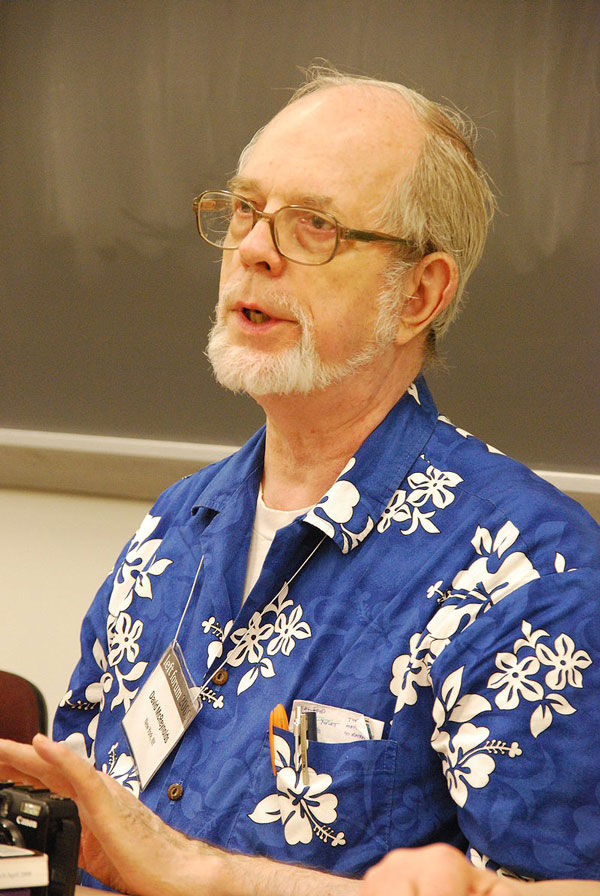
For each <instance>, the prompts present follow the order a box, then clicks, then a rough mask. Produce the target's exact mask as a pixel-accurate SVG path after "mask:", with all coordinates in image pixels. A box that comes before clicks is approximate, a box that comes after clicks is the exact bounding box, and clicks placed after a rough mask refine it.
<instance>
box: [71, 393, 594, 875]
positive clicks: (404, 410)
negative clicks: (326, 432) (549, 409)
mask: <svg viewBox="0 0 600 896" xmlns="http://www.w3.org/2000/svg"><path fill="white" fill-rule="evenodd" d="M263 451H264V430H261V431H259V432H258V433H257V434H256V435H255V436H254V437H253V438H252V439H250V441H249V442H248V443H247V444H246V445H245V446H244V447H243V448H242V449H241V450H240V451H238V452H237V453H236V454H234V455H233V456H232V457H230V458H227V459H226V460H224V461H222V462H220V463H218V464H215V465H213V466H210V467H207V468H206V469H203V470H201V471H200V472H198V473H196V474H194V475H193V476H190V477H188V478H186V479H184V480H182V481H181V482H178V483H176V484H175V485H173V486H172V487H171V488H169V489H168V490H167V491H166V492H165V493H164V494H163V495H161V497H160V498H159V499H158V501H157V502H156V504H155V505H154V507H153V508H152V510H151V511H150V513H149V515H148V516H147V517H146V518H145V520H144V521H143V522H142V524H141V526H140V528H139V530H138V531H137V532H136V534H135V535H134V537H133V539H132V540H131V541H130V543H129V544H128V545H127V546H126V547H125V548H124V550H123V552H122V554H121V556H120V557H119V558H118V561H117V563H116V566H115V569H114V571H113V572H112V573H111V575H109V577H108V578H107V580H106V582H105V583H104V585H103V586H102V587H101V589H100V591H99V592H98V594H97V596H96V599H95V600H94V602H93V604H92V606H91V608H90V610H89V612H88V614H87V615H86V617H85V620H84V622H83V628H82V637H81V659H80V661H79V663H78V665H77V667H76V669H75V671H74V673H73V676H72V679H71V683H70V689H69V691H68V692H67V694H66V696H65V698H64V699H63V701H62V703H61V707H60V708H59V710H58V712H57V715H56V721H55V731H54V735H55V738H57V739H66V740H67V741H68V742H69V743H70V744H71V745H72V746H73V747H74V748H76V749H79V750H81V751H85V753H86V755H88V756H89V757H90V758H91V759H92V760H93V761H94V762H95V764H96V766H97V767H98V768H100V769H103V770H104V771H105V772H107V773H108V774H109V775H112V776H113V777H115V778H116V779H117V780H119V781H120V782H121V783H122V784H123V785H124V786H125V787H128V788H130V789H131V790H132V791H133V792H134V793H136V794H139V796H140V799H142V800H143V802H144V803H146V804H147V805H148V806H149V807H150V808H151V809H152V810H154V811H155V812H157V813H158V814H159V815H160V816H161V817H162V818H163V819H164V820H165V821H166V822H168V823H169V824H171V825H173V826H174V827H175V828H177V829H179V830H182V831H184V832H186V833H187V834H189V835H191V836H194V837H199V838H201V839H204V840H206V841H208V842H211V843H214V844H217V845H220V846H222V847H224V848H226V849H229V850H233V851H239V852H244V853H251V854H260V855H265V856H271V857H273V858H276V859H280V860H284V861H290V862H295V863H300V864H304V865H308V866H314V867H317V868H322V869H328V870H331V871H334V872H339V873H345V874H351V875H359V874H362V873H363V872H364V871H365V869H366V868H367V867H369V866H370V865H372V864H373V863H374V862H376V861H377V860H378V859H380V858H381V857H382V856H383V855H384V853H386V852H387V851H388V850H390V849H392V848H394V847H407V846H420V845H423V844H427V843H431V842H434V841H446V842H448V843H452V844H455V845H456V846H458V847H459V848H461V849H462V850H464V851H465V852H466V853H467V855H468V856H469V858H470V859H471V861H472V862H473V863H475V864H477V865H479V866H481V867H483V866H487V867H489V868H492V869H498V870H499V871H500V872H501V873H507V874H512V875H517V876H521V877H532V878H544V877H582V878H585V877H591V878H594V877H595V878H600V762H599V761H598V732H599V730H600V726H599V722H600V700H599V696H598V695H599V692H600V624H599V622H600V529H599V527H598V526H597V525H596V523H595V522H594V521H593V520H592V519H591V517H589V516H588V514H587V513H586V512H585V511H584V510H583V509H582V508H581V507H580V506H579V505H578V504H576V503H575V502H574V501H572V500H571V499H569V498H567V497H566V496H564V495H562V494H561V493H560V492H558V491H556V489H554V488H553V487H552V486H551V485H549V484H548V483H547V482H544V481H542V480H541V479H539V478H538V477H537V476H535V475H534V474H533V473H532V472H531V471H530V470H528V469H527V468H526V467H524V466H522V465H521V464H518V463H516V462H515V461H513V460H510V459H509V458H507V457H505V456H504V455H502V454H501V453H500V452H498V451H496V450H494V449H493V448H491V447H490V446H488V445H485V444H483V443H482V442H480V441H479V440H477V439H475V438H473V437H472V436H471V435H470V434H469V433H467V432H465V431H464V430H461V429H457V428H456V427H455V426H453V425H452V424H451V423H450V422H449V421H448V420H447V419H446V418H444V417H441V416H438V413H437V410H436V407H435V405H434V403H433V400H432V398H431V396H430V394H429V392H428V390H427V386H426V385H425V382H424V380H423V379H422V378H421V377H420V378H418V379H417V380H416V382H415V383H414V384H413V385H412V386H411V388H410V389H409V390H408V392H407V393H406V394H405V395H404V396H403V398H402V399H401V400H400V401H399V403H398V404H397V405H396V406H395V407H394V408H393V409H392V411H391V412H390V413H389V414H388V416H387V417H386V418H385V419H384V420H383V421H382V422H381V424H380V425H379V426H378V427H377V429H375V430H374V432H373V433H372V434H371V435H370V436H369V437H368V439H367V440H366V441H365V442H364V444H363V445H362V446H361V447H360V449H359V450H358V451H357V452H356V455H355V456H354V457H352V458H351V459H350V460H349V462H348V463H347V465H346V467H345V469H344V470H343V471H342V473H341V474H340V476H339V478H338V479H337V481H336V482H335V483H334V484H333V486H332V487H331V488H330V489H329V491H328V492H327V494H326V495H325V496H324V498H323V499H322V500H321V501H320V502H319V503H318V504H317V505H316V506H315V507H314V508H312V509H311V510H310V511H309V512H308V513H305V514H304V515H303V516H300V517H299V518H298V519H296V520H295V521H294V522H293V523H291V524H290V525H288V526H286V527H285V528H284V529H281V530H280V531H279V532H278V533H277V535H276V537H275V540H274V542H273V544H272V546H271V549H270V551H269V553H268V555H267V558H266V560H265V564H264V567H263V570H262V573H261V575H260V578H259V580H258V582H257V583H256V585H255V587H254V589H253V590H252V592H251V593H250V595H249V597H248V599H247V601H246V602H245V603H244V605H243V606H240V604H241V594H242V590H243V585H244V577H245V571H246V558H247V554H248V547H249V543H250V535H251V529H252V523H253V518H254V513H255V507H256V498H257V492H258V488H259V482H260V478H261V473H262V464H263ZM315 548H316V550H315ZM313 551H314V553H313V554H312V556H310V555H311V552H313ZM309 556H310V559H308V562H306V563H305V565H304V566H302V564H303V563H304V561H305V560H306V559H307V558H308V557H309ZM202 557H204V562H203V566H202V569H201V571H200V575H199V576H198V580H197V583H196V587H195V589H194V593H193V597H192V601H191V604H190V607H189V609H188V611H187V614H186V616H185V618H184V622H183V624H182V627H181V631H180V634H179V638H178V640H179V643H180V645H181V647H182V650H183V653H184V656H185V659H186V661H187V665H188V667H189V670H190V673H191V675H192V677H193V679H194V681H195V683H196V684H197V685H200V684H202V683H205V685H206V686H205V688H204V692H203V705H202V709H201V711H200V712H199V714H198V715H197V717H196V718H195V720H194V721H193V723H192V725H191V726H190V728H189V729H188V730H187V731H186V733H185V735H184V737H183V739H182V740H181V742H180V744H179V746H178V748H177V749H176V750H175V751H174V752H173V753H172V754H171V755H170V756H169V757H168V758H167V760H166V761H165V763H164V764H163V766H162V767H161V768H160V770H159V771H158V772H157V774H156V775H155V777H154V778H153V779H152V781H151V782H150V784H149V785H148V786H147V787H146V789H145V790H144V791H143V792H140V787H139V782H138V778H137V773H136V768H135V764H134V762H133V759H132V756H131V751H130V748H129V746H128V742H127V739H126V737H125V735H124V732H123V729H122V727H121V720H122V718H123V714H124V713H125V712H126V710H127V709H128V707H129V706H130V704H131V702H132V701H133V700H134V698H135V696H136V693H137V692H138V690H139V689H140V687H141V685H142V684H143V683H144V681H145V680H146V679H147V677H148V675H149V674H150V672H151V671H152V670H153V669H154V668H155V667H156V665H157V663H158V661H159V659H160V657H161V655H162V653H163V651H164V650H165V648H166V647H167V645H168V643H169V642H170V641H171V640H172V639H173V637H174V635H175V632H176V629H177V626H178V624H179V621H180V619H181V616H182V612H183V608H184V605H185V603H186V601H187V599H188V595H189V593H190V589H191V587H192V582H193V580H194V576H195V574H196V571H197V569H198V565H199V563H200V560H201V558H202ZM301 566H302V568H301V569H300V571H299V572H298V573H297V575H295V576H294V573H296V571H297V570H298V569H299V567H301ZM223 664H224V669H225V670H226V672H227V673H228V674H227V676H222V677H218V679H217V680H218V682H220V683H217V682H213V680H212V678H213V675H214V672H215V670H216V669H218V668H219V667H220V666H222V665H223ZM225 677H226V681H225V682H223V681H222V678H225ZM296 698H298V699H303V700H312V701H316V702H319V703H322V704H327V705H329V706H334V707H340V708H343V709H347V710H352V711H357V712H360V713H364V714H365V715H367V716H369V717H371V718H374V719H377V720H380V721H381V722H382V723H384V728H383V736H382V737H381V738H377V739H372V740H355V741H352V742H350V743H333V744H332V743H321V742H311V743H310V745H309V752H308V780H307V781H306V782H305V780H304V779H303V775H302V774H301V773H300V769H299V760H298V756H297V755H296V750H295V745H294V738H293V736H292V734H290V733H289V732H288V731H285V730H283V729H276V730H275V737H274V745H275V761H276V776H275V775H274V774H273V770H272V766H271V756H270V749H269V738H268V723H269V713H270V711H271V710H272V709H273V707H274V706H275V705H276V704H278V703H283V704H284V706H285V708H286V710H287V711H288V713H289V712H290V710H291V706H292V702H293V700H294V699H296ZM171 784H179V785H181V787H180V788H178V791H179V792H178V794H177V796H180V798H179V799H173V798H172V797H173V796H174V793H173V790H172V789H171V790H169V786H170V785H171ZM169 793H170V794H171V798H170V797H169Z"/></svg>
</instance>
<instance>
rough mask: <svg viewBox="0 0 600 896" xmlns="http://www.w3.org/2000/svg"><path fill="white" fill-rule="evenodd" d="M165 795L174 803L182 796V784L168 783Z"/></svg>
mask: <svg viewBox="0 0 600 896" xmlns="http://www.w3.org/2000/svg"><path fill="white" fill-rule="evenodd" d="M167 796H168V797H169V799H170V800H172V801H173V802H174V803H176V802H177V800H180V799H181V797H182V796H183V784H169V787H168V789H167Z"/></svg>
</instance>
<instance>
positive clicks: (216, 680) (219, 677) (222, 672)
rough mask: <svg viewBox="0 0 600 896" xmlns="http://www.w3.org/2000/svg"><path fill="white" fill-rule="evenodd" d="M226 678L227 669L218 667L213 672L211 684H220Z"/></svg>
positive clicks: (227, 676)
mask: <svg viewBox="0 0 600 896" xmlns="http://www.w3.org/2000/svg"><path fill="white" fill-rule="evenodd" d="M228 678H229V672H228V671H227V669H219V671H218V672H215V674H214V675H213V677H212V679H211V680H212V683H213V684H216V685H219V686H220V685H222V684H225V682H226V681H227V679H228Z"/></svg>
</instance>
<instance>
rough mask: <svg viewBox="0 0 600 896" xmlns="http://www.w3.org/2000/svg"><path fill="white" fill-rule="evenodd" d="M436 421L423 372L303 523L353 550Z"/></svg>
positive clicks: (385, 504)
mask: <svg viewBox="0 0 600 896" xmlns="http://www.w3.org/2000/svg"><path fill="white" fill-rule="evenodd" d="M436 421H437V408H436V406H435V403H434V401H433V398H432V396H431V393H430V392H429V389H428V388H427V385H426V383H425V380H424V378H423V377H422V376H419V377H417V379H416V380H415V381H414V383H412V384H411V386H410V387H409V388H408V390H407V391H406V392H405V393H404V395H403V396H402V398H401V399H400V400H399V401H398V402H397V404H396V405H394V407H393V408H392V409H391V411H390V412H389V413H388V414H387V416H386V417H385V418H384V419H383V420H382V421H381V423H380V424H379V426H377V427H376V428H375V429H374V430H373V432H372V433H371V434H370V435H369V436H368V438H367V439H365V441H364V442H363V443H362V445H361V446H360V448H359V449H358V451H357V452H356V453H355V455H354V456H353V457H351V458H350V460H349V461H348V463H347V464H346V466H345V467H344V469H343V470H342V472H341V473H340V475H339V476H338V478H337V480H336V481H335V482H334V484H333V485H332V486H331V488H330V489H329V490H328V491H327V493H326V494H325V496H324V497H323V498H322V500H321V501H319V503H318V504H317V505H315V507H313V509H312V510H310V511H309V512H308V513H307V514H306V515H305V516H304V517H303V519H304V521H305V522H307V523H311V524H312V525H313V526H316V527H317V528H318V529H321V531H323V532H324V533H325V534H326V535H328V536H329V537H330V538H332V539H333V541H335V542H336V544H337V545H338V547H339V548H340V549H341V550H342V552H343V553H345V554H346V553H348V552H349V551H352V550H354V548H355V547H357V546H358V545H359V544H360V543H361V542H362V541H363V540H364V539H365V538H366V537H367V535H368V534H369V532H370V531H371V530H372V529H373V528H374V526H375V525H376V524H377V522H378V521H379V519H380V517H381V515H382V513H383V511H384V510H385V508H386V507H387V505H388V503H389V500H390V498H391V497H392V495H393V493H394V492H395V491H396V489H397V488H398V487H399V486H400V484H401V482H402V481H403V480H404V479H405V477H406V475H407V474H408V472H409V470H410V469H411V467H412V466H413V464H414V462H415V460H416V459H417V457H418V456H419V454H421V453H422V451H423V449H424V446H425V445H426V443H427V442H428V440H429V438H430V437H431V434H432V432H433V430H434V428H435V425H436Z"/></svg>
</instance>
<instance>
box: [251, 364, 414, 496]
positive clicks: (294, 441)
mask: <svg viewBox="0 0 600 896" xmlns="http://www.w3.org/2000/svg"><path fill="white" fill-rule="evenodd" d="M419 369H420V358H419V359H415V361H414V363H412V364H410V365H407V364H406V363H405V359H404V363H402V364H399V363H397V362H395V361H394V362H393V363H392V364H391V365H390V367H389V368H388V370H386V371H385V373H384V374H380V375H379V376H375V375H372V376H369V375H368V372H365V371H361V372H360V375H353V376H351V377H349V378H348V379H346V380H344V381H343V382H342V383H339V384H336V385H335V386H331V387H329V388H328V389H324V390H322V391H319V392H313V393H310V394H309V395H306V396H304V395H269V396H261V397H260V399H258V400H259V403H260V404H261V405H262V407H263V409H264V410H265V413H266V416H267V436H266V445H265V464H264V472H263V498H264V501H265V504H266V505H267V506H268V507H272V508H274V509H278V510H292V509H296V508H300V507H308V506H310V505H311V504H315V503H317V502H318V501H319V500H320V499H321V498H322V497H323V495H324V494H325V492H326V491H327V490H328V489H329V488H330V487H331V486H332V485H333V483H334V482H335V480H336V479H337V477H338V476H339V474H340V473H341V471H342V470H343V469H344V467H345V466H346V464H347V463H348V461H349V459H350V458H351V457H352V456H353V454H354V453H355V452H356V451H357V450H358V448H359V447H360V446H361V445H362V443H363V442H364V441H365V439H366V438H367V437H368V436H369V435H370V433H372V432H373V430H374V429H375V428H376V427H377V426H378V425H379V424H380V423H381V421H382V420H383V419H384V418H385V417H386V415H387V414H388V413H389V411H390V410H391V409H392V408H393V406H394V405H395V404H396V402H397V401H398V400H399V399H400V398H401V396H402V395H403V394H404V393H405V392H406V390H407V388H408V387H409V385H410V384H411V382H412V381H413V379H414V378H415V376H416V375H417V374H418V372H419Z"/></svg>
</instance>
